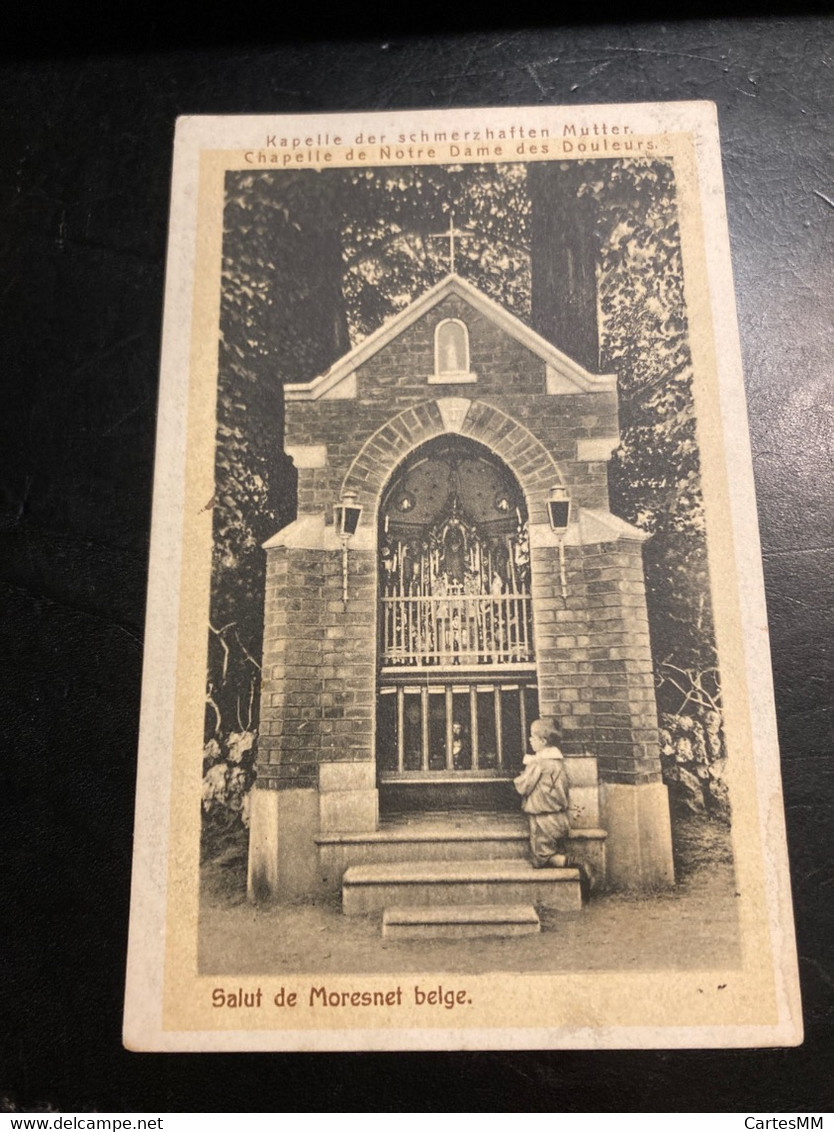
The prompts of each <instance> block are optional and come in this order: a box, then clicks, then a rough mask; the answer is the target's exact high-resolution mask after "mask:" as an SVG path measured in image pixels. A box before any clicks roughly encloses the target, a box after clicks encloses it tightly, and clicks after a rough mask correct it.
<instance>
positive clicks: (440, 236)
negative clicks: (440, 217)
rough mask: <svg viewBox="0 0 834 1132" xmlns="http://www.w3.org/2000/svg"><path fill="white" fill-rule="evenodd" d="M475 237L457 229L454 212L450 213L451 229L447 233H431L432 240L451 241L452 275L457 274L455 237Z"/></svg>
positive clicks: (450, 260) (450, 261)
mask: <svg viewBox="0 0 834 1132" xmlns="http://www.w3.org/2000/svg"><path fill="white" fill-rule="evenodd" d="M474 235H475V233H474V232H462V231H461V230H460V229H459V228H455V214H454V212H451V213H449V228H448V230H447V231H446V232H429V239H430V240H448V241H449V271H450V273H451V274H452V275H454V273H455V237H456V236H457V237H459V238H463V239H471V237H472V236H474Z"/></svg>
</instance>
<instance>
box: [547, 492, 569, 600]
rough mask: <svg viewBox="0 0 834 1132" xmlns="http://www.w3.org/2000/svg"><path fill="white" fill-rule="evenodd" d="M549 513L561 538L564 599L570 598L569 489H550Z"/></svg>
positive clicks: (554, 529)
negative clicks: (567, 566) (567, 562)
mask: <svg viewBox="0 0 834 1132" xmlns="http://www.w3.org/2000/svg"><path fill="white" fill-rule="evenodd" d="M547 515H548V518H549V519H550V527H551V530H552V531H553V533H554V534H555V535H556V536H557V538H558V539H559V579H560V581H561V583H562V599H563V600H564V601H567V598H568V581H567V577H566V574H565V538H564V536H565V533H566V531H567V529H568V520H569V519H570V495H569V494H568V489H567V488H566V487H562V486H561V485H559V486H558V487H553V488H551V489H550V498H549V499H548V501H547Z"/></svg>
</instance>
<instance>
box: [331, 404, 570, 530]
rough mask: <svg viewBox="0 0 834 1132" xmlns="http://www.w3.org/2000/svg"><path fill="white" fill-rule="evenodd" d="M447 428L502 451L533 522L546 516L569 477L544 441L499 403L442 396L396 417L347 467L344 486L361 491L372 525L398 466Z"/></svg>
mask: <svg viewBox="0 0 834 1132" xmlns="http://www.w3.org/2000/svg"><path fill="white" fill-rule="evenodd" d="M444 433H457V434H459V435H460V436H464V437H468V438H469V439H470V440H476V441H479V442H480V443H481V444H483V445H485V446H486V447H487V448H489V449H490V450H491V451H492V452H494V453H495V454H496V456H499V457H500V458H501V459H502V460H503V461H504V463H505V464H506V465H507V467H508V468H509V469H510V471H511V472H512V473H513V475H515V477H516V479H517V480H518V482H519V484H520V485H521V489H522V491H523V492H524V496H525V499H526V500H527V508H528V512H529V516H530V522H531V523H546V522H547V512H546V503H547V499H548V496H549V493H550V489H551V488H552V487H554V486H555V485H556V484H561V483H563V482H564V481H563V477H562V473H561V471H560V469H559V466H558V465H557V463H556V461H555V460H554V459H553V457H552V456H551V455H550V453H549V452H548V451H547V449H546V448H545V446H544V445H543V444H542V442H541V441H540V440H539V439H538V438H537V437H536V436H535V435H534V434H533V433H532V432H531V431H530V429H529V428H527V427H526V425H523V424H521V423H520V422H519V421H516V420H514V419H513V418H512V417H510V416H508V415H507V413H504V412H502V410H501V409H498V408H496V407H495V406H494V405H488V404H486V403H485V402H483V401H470V400H468V399H466V398H460V397H442V398H437V399H436V400H434V401H425V402H423V404H421V405H417V406H415V407H413V408H410V409H405V410H403V412H401V413H398V414H397V416H395V417H392V418H391V420H390V421H388V422H387V423H386V424H385V425H383V426H382V428H380V429H377V431H376V432H375V433H374V434H373V436H371V437H369V439H368V440H367V441H366V442H365V444H364V445H363V446H362V448H361V449H360V451H359V453H358V455H357V456H356V458H355V459H354V461H353V463H352V464H351V466H350V468H349V469H348V472H347V475H346V476H345V478H344V481H343V483H342V491H343V492H345V491H353V492H355V493H356V495H357V496H358V498H359V502H360V503H361V504H362V506H363V507H364V508H365V514H366V516H367V519H368V523H369V525H372V524H373V525H375V524H376V519H377V507H378V506H379V500H380V496H381V494H382V490H383V488H384V486H385V484H386V483H388V481H389V479H390V478H391V476H392V475H393V474H394V472H395V470H396V469H397V467H399V465H400V464H401V463H402V461H403V460H404V459H405V458H406V457H407V456H408V455H409V454H410V453H411V452H413V451H414V450H415V449H416V448H418V447H419V446H420V445H421V444H424V443H425V442H426V441H427V440H433V439H434V438H435V437H436V436H441V435H443V434H444Z"/></svg>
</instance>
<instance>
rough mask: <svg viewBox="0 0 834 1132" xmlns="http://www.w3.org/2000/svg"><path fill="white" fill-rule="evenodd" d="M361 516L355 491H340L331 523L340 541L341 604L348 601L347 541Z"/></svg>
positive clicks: (360, 507)
mask: <svg viewBox="0 0 834 1132" xmlns="http://www.w3.org/2000/svg"><path fill="white" fill-rule="evenodd" d="M361 518H362V505H361V503H359V501H358V496H357V494H356V492H355V491H345V492H342V497H341V499H340V500H339V502H338V503H337V504H336V505H335V507H334V508H333V523H334V526H335V527H336V534H337V535H338V536H339V538H340V539H341V541H342V604H343V606H344V608H345V609H347V603H348V543H349V542H350V540H351V539H352V538H353V536H354V535H355V534H356V528H357V527H358V526H359V520H360V519H361Z"/></svg>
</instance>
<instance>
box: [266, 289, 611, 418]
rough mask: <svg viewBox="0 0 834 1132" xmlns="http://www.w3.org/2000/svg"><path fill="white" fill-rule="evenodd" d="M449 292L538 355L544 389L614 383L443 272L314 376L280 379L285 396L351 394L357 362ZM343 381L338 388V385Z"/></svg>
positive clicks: (592, 388) (583, 389)
mask: <svg viewBox="0 0 834 1132" xmlns="http://www.w3.org/2000/svg"><path fill="white" fill-rule="evenodd" d="M450 295H456V296H457V297H458V298H460V299H463V301H464V302H466V303H468V304H469V306H471V307H472V308H473V309H474V310H476V311H478V312H479V313H480V314H482V315H483V316H484V317H485V318H488V319H489V320H490V321H491V322H493V323H494V324H495V325H496V326H498V327H500V329H501V330H503V331H504V332H505V333H506V334H508V335H509V336H510V337H512V338H515V339H516V341H518V342H520V343H521V344H522V345H524V346H526V347H527V349H528V350H530V351H531V352H532V353H534V354H536V355H537V356H538V357H540V358H541V359H542V361H543V362H544V363H545V365H546V366H547V392H548V393H596V392H607V391H613V390H615V389H616V376H615V375H614V374H601V375H600V374H593V373H590V371H588V370H586V369H585V368H584V366H581V365H579V363H578V362H575V361H574V360H573V359H572V358H569V357H568V355H567V354H564V353H563V352H562V351H561V350H558V349H557V348H556V347H555V346H553V345H551V343H550V342H547V341H546V340H545V339H544V338H542V336H541V335H540V334H537V333H536V331H535V330H531V329H530V327H529V326H527V325H526V324H525V323H523V322H522V321H521V319H519V318H517V317H516V316H515V315H514V314H510V312H509V311H508V310H505V309H504V307H502V306H501V304H500V303H496V302H495V300H494V299H490V298H488V297H487V296H486V295H485V294H483V292H482V291H479V290H478V288H477V287H474V286H473V285H472V284H471V283H469V282H467V281H466V280H465V279H461V278H460V276H458V275H447V276H446V277H445V279H441V280H440V282H439V283H436V284H435V285H434V287H431V288H430V289H429V290H428V291H426V293H425V294H423V295H421V296H420V297H419V298H418V299H415V300H414V302H413V303H410V304H409V305H408V306H407V307H406V308H405V309H404V310H402V311H400V313H399V314H396V315H394V317H393V318H390V319H389V320H388V321H387V322H385V323H383V325H382V326H380V327H379V329H378V330H375V331H374V332H373V334H369V335H368V337H367V338H364V339H363V340H362V341H361V342H360V343H359V344H358V345H356V346H354V347H353V349H352V350H350V351H348V353H347V354H345V355H344V356H343V357H341V358H340V359H339V360H338V361H337V362H334V363H333V365H332V366H331V367H330V369H328V370H326V371H325V372H324V373H323V374H321V375H320V376H319V377H316V378H314V379H313V380H312V381H310V382H306V383H303V384H302V383H294V384H289V385H285V386H284V396H285V398H286V400H287V401H318V400H320V399H321V398H328V397H332V398H337V397H351V396H355V395H356V394H355V381H354V378H355V374H356V370H357V369H358V367H359V366H361V365H362V364H363V362H366V361H367V360H368V359H369V358H371V357H373V355H374V354H376V353H377V352H378V351H379V350H381V349H383V347H385V346H387V345H388V343H389V342H391V341H393V339H394V338H396V337H397V335H399V334H402V332H403V331H404V330H406V329H407V328H408V327H409V326H411V325H412V323H414V322H416V321H417V320H418V319H419V318H421V317H422V316H423V315H424V314H426V313H427V312H428V311H430V310H431V309H432V308H433V307H436V306H437V304H438V303H440V302H442V301H443V300H444V299H446V298H448V297H449V296H450ZM343 383H344V384H345V388H344V389H342V388H340V386H342V385H343Z"/></svg>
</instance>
